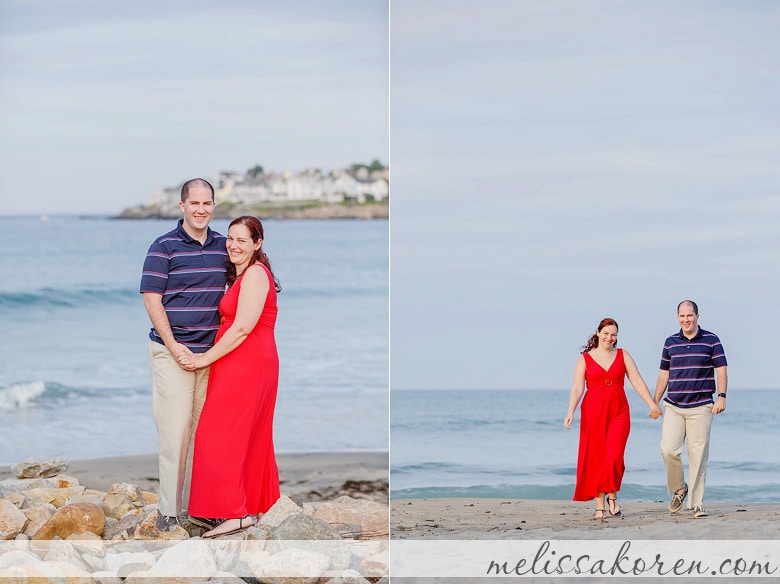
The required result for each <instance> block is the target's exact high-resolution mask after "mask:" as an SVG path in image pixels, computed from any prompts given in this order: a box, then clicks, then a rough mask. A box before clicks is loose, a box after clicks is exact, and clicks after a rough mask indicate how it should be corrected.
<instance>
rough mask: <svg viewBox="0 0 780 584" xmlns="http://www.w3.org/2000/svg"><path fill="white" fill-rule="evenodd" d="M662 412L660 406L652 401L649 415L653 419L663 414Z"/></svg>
mask: <svg viewBox="0 0 780 584" xmlns="http://www.w3.org/2000/svg"><path fill="white" fill-rule="evenodd" d="M663 415H664V413H663V412H662V411H661V408H660V406H659V405H658V404H657V403H655V402H653V405H652V406H650V417H651V418H653V419H654V420H657V419H658V417H659V416H663Z"/></svg>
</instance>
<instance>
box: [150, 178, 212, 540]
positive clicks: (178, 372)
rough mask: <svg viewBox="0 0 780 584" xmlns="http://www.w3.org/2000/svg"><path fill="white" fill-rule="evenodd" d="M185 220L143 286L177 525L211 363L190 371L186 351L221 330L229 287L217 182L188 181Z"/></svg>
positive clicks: (166, 489) (153, 253) (154, 258)
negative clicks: (182, 361) (216, 216)
mask: <svg viewBox="0 0 780 584" xmlns="http://www.w3.org/2000/svg"><path fill="white" fill-rule="evenodd" d="M179 206H180V208H181V211H182V214H183V218H182V219H180V220H179V224H178V225H177V227H176V229H174V230H173V231H170V232H168V233H166V234H165V235H162V236H160V237H158V238H157V239H156V240H155V241H154V243H152V245H151V247H150V248H149V251H148V252H147V254H146V260H145V261H144V267H143V274H142V276H141V292H142V293H143V295H144V306H145V307H146V311H147V312H148V313H149V318H150V320H151V321H152V330H151V332H150V333H149V338H150V341H149V355H150V363H151V370H152V388H153V397H152V409H153V413H154V422H155V425H156V426H157V434H158V436H159V466H160V512H161V513H162V514H163V515H165V516H166V517H167V522H168V524H169V525H171V524H173V523H175V522H176V518H177V516H178V515H179V514H181V513H183V512H185V511H186V508H187V502H188V500H189V487H190V475H191V472H192V468H191V467H192V443H193V439H194V436H195V429H196V427H197V425H198V418H199V417H200V412H201V409H202V408H203V402H204V400H205V399H206V385H207V382H208V376H209V369H208V367H207V368H205V369H200V370H198V371H187V370H185V369H183V368H182V367H180V366H179V357H180V356H182V355H187V356H192V355H193V353H204V352H206V351H207V350H208V349H209V348H210V347H211V346H212V345H213V344H214V337H215V336H216V333H217V329H218V328H219V310H218V307H219V301H220V300H221V299H222V296H223V294H224V293H225V272H226V267H227V251H226V248H225V237H224V236H223V235H220V234H219V233H216V232H215V231H212V230H211V228H209V222H210V221H211V216H212V214H213V212H214V188H213V187H212V186H211V184H209V182H208V181H206V180H203V179H200V178H196V179H192V180H189V181H187V182H185V183H184V185H182V187H181V202H180V203H179Z"/></svg>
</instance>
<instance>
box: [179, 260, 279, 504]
mask: <svg viewBox="0 0 780 584" xmlns="http://www.w3.org/2000/svg"><path fill="white" fill-rule="evenodd" d="M256 266H257V267H256ZM256 269H262V270H263V271H264V272H265V276H266V277H267V278H268V286H269V289H268V294H267V296H266V298H265V303H264V305H263V311H262V313H261V315H260V319H259V320H258V321H257V324H256V325H255V327H254V329H252V332H250V333H249V335H248V336H247V337H246V339H244V342H242V343H241V344H240V345H239V346H238V347H236V348H235V349H233V350H232V351H231V352H230V353H228V354H227V355H225V356H224V357H222V358H221V359H218V360H217V361H215V362H214V363H212V365H211V370H210V371H209V384H208V389H207V391H206V402H205V404H204V405H203V412H202V413H201V416H200V421H199V422H198V429H197V431H196V434H195V453H194V458H193V464H192V486H191V489H190V501H189V513H190V515H195V516H198V517H213V518H231V517H243V516H245V515H248V514H252V515H256V514H257V513H265V512H266V511H268V509H269V508H270V507H271V506H272V505H273V504H274V503H276V501H277V499H279V470H278V468H277V466H276V456H275V454H274V441H273V420H274V409H275V406H276V393H277V388H278V383H279V356H278V354H277V351H276V341H275V339H274V326H275V324H276V314H277V307H276V289H275V288H274V281H273V277H272V276H271V272H270V271H269V270H268V268H266V267H265V266H264V265H262V264H254V265H252V266H249V267H248V268H247V271H248V270H256ZM244 274H246V271H245V272H244ZM244 274H242V275H241V276H239V277H238V279H236V281H235V282H234V283H233V285H232V286H231V287H230V288H228V290H227V292H226V293H225V296H224V297H223V298H222V301H221V302H220V303H219V313H220V315H221V316H222V322H221V324H220V325H219V331H218V332H217V340H219V339H220V338H221V337H222V335H224V334H225V331H227V329H228V328H230V326H231V325H232V324H233V321H234V320H235V318H236V312H237V311H238V295H239V292H240V291H241V281H242V280H243V276H244Z"/></svg>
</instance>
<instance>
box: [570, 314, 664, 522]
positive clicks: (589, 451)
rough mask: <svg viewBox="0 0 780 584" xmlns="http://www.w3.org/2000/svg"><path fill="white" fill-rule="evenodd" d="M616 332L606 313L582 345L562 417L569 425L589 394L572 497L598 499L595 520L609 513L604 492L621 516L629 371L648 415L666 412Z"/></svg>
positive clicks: (613, 511)
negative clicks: (618, 347) (620, 492)
mask: <svg viewBox="0 0 780 584" xmlns="http://www.w3.org/2000/svg"><path fill="white" fill-rule="evenodd" d="M617 334H618V325H617V322H615V321H614V320H613V319H611V318H605V319H603V320H602V321H601V322H600V323H599V326H598V329H597V330H596V333H595V334H594V335H592V336H591V337H590V338H589V339H588V342H587V343H586V344H585V346H584V347H583V351H582V354H581V355H580V358H579V359H578V360H577V365H576V366H575V368H574V383H573V385H572V388H571V396H570V397H569V411H568V413H567V414H566V419H565V420H564V422H563V425H564V426H565V427H566V428H567V429H569V428H570V427H571V423H572V421H573V420H574V410H576V409H577V404H578V403H579V402H580V398H582V394H583V393H585V397H584V398H583V399H582V407H581V412H582V420H581V422H580V447H579V455H578V457H577V485H576V487H575V489H574V497H573V499H574V500H575V501H590V500H591V499H593V498H595V499H596V514H595V515H594V516H593V518H594V519H605V518H606V516H607V513H606V509H605V505H604V503H605V501H604V499H605V497H607V503H608V504H609V514H610V515H612V516H614V517H617V516H619V515H621V511H620V505H618V502H617V492H618V491H619V490H620V486H621V483H622V482H623V472H624V471H625V468H626V467H625V463H624V462H623V454H624V453H625V451H626V442H627V441H628V433H629V430H630V429H631V419H630V413H629V411H628V400H627V399H626V392H625V389H624V388H623V383H624V380H625V377H626V376H628V380H629V382H631V386H632V387H633V388H634V390H635V391H636V392H637V393H638V394H639V397H641V398H642V400H644V402H645V403H646V404H647V406H648V407H649V408H650V417H651V418H653V419H656V418H658V416H660V415H662V413H661V408H660V407H659V406H658V404H657V403H656V402H655V401H653V398H652V396H651V395H650V391H649V390H648V389H647V384H646V383H645V380H644V379H642V376H641V375H640V374H639V369H637V366H636V364H635V363H634V360H633V359H632V358H631V355H629V354H628V351H626V350H624V349H617V348H616V347H615V345H616V344H617ZM586 386H587V392H585V388H586Z"/></svg>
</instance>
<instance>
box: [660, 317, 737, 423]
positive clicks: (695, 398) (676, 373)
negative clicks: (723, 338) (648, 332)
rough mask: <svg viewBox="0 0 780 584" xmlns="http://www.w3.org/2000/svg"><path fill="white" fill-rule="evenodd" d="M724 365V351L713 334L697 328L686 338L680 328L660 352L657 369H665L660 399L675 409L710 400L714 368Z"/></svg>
mask: <svg viewBox="0 0 780 584" xmlns="http://www.w3.org/2000/svg"><path fill="white" fill-rule="evenodd" d="M726 365H727V363H726V354H725V352H724V351H723V345H721V344H720V339H719V338H718V336H717V335H716V334H714V333H711V332H710V331H705V330H704V329H703V328H701V327H699V332H698V333H697V334H696V336H695V337H693V338H692V339H688V338H687V337H686V336H685V335H684V334H683V332H682V329H680V332H679V333H677V334H674V335H672V336H671V337H669V338H668V339H666V342H665V343H664V350H663V352H662V353H661V369H663V370H666V371H669V385H668V387H667V392H666V397H665V398H664V401H665V402H667V403H670V404H672V405H673V406H677V407H679V408H695V407H696V406H702V405H706V404H711V403H713V399H712V394H713V393H714V392H715V368H716V367H725V366H726Z"/></svg>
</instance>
